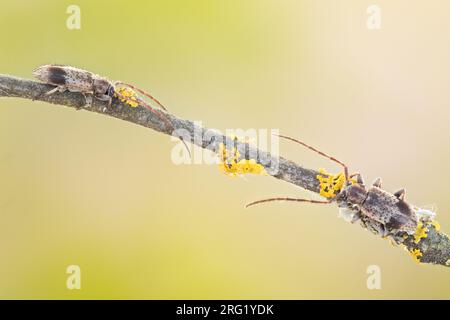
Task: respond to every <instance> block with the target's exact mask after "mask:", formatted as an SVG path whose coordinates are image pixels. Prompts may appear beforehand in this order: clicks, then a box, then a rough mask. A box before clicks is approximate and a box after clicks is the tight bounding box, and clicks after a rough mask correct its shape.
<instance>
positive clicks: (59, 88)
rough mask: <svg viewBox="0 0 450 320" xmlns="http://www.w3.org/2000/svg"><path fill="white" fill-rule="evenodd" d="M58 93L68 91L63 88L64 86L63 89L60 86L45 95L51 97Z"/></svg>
mask: <svg viewBox="0 0 450 320" xmlns="http://www.w3.org/2000/svg"><path fill="white" fill-rule="evenodd" d="M56 91H59V92H64V91H66V87H63V86H61V87H59V86H58V87H55V88H53V89H52V90H50V91H47V92H46V93H45V95H46V96H49V95H51V94H53V93H55V92H56Z"/></svg>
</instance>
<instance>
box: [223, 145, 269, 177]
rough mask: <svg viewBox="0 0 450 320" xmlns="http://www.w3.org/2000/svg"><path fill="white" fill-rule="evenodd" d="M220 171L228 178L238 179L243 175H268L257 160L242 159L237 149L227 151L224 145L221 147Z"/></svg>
mask: <svg viewBox="0 0 450 320" xmlns="http://www.w3.org/2000/svg"><path fill="white" fill-rule="evenodd" d="M219 157H220V163H219V169H220V170H221V171H222V172H223V173H225V174H226V175H227V176H230V177H236V176H238V175H241V174H261V175H267V172H266V169H265V168H264V166H263V165H261V164H259V163H258V162H256V160H255V159H241V160H239V158H240V157H241V155H240V153H239V151H238V150H237V148H236V147H234V148H233V149H232V150H227V149H226V148H225V146H224V145H223V143H221V144H220V145H219Z"/></svg>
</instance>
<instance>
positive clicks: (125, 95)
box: [114, 87, 139, 108]
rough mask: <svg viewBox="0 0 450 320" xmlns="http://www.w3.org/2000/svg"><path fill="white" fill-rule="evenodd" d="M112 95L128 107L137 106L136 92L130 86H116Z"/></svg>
mask: <svg viewBox="0 0 450 320" xmlns="http://www.w3.org/2000/svg"><path fill="white" fill-rule="evenodd" d="M114 96H115V97H117V98H119V100H120V101H122V102H124V103H126V104H127V105H129V106H130V107H133V108H136V107H137V106H139V98H138V97H137V95H136V92H134V91H133V90H131V89H130V88H126V87H121V88H116V91H115V92H114Z"/></svg>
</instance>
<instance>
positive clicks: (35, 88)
mask: <svg viewBox="0 0 450 320" xmlns="http://www.w3.org/2000/svg"><path fill="white" fill-rule="evenodd" d="M53 88H54V86H51V85H48V84H44V83H40V82H36V81H31V80H26V79H21V78H17V77H13V76H8V75H0V97H17V98H25V99H31V100H38V101H44V102H49V103H52V104H55V105H62V106H68V107H73V108H76V109H83V110H87V111H92V112H96V113H100V114H104V115H108V116H111V117H115V118H118V119H122V120H125V121H128V122H132V123H135V124H138V125H141V126H144V127H147V128H150V129H153V130H156V131H158V132H161V133H164V134H168V135H176V136H179V134H180V132H182V137H183V140H185V141H187V142H191V143H193V144H196V145H197V146H199V147H201V148H204V149H208V150H211V151H213V152H215V153H217V152H218V151H219V146H220V144H221V143H223V144H224V145H225V146H230V145H234V146H236V148H237V150H238V151H239V153H240V154H241V155H242V158H246V159H250V158H251V159H257V161H258V163H261V164H262V165H263V166H264V167H265V169H266V171H267V173H268V174H269V175H271V176H273V177H274V178H277V179H280V180H283V181H285V182H288V183H291V184H294V185H296V186H299V187H301V188H304V189H306V190H309V191H312V192H315V193H319V191H320V183H319V181H318V179H317V175H319V174H320V173H319V172H318V171H316V170H312V169H307V168H304V167H302V166H300V165H298V164H296V163H294V162H293V161H290V160H287V159H285V158H283V157H278V156H276V155H271V154H270V153H268V152H266V151H263V150H259V149H257V148H256V147H254V146H252V145H250V144H248V143H245V142H242V141H236V140H234V139H232V138H230V137H227V136H224V135H223V134H222V133H220V132H219V131H217V130H214V129H208V128H204V127H200V126H198V125H196V124H195V123H194V122H192V121H189V120H184V119H180V118H178V117H176V116H175V115H173V114H170V113H168V112H165V111H163V110H158V113H155V112H151V111H149V110H148V109H146V108H145V107H143V106H139V107H137V108H132V107H130V106H129V105H127V104H126V103H123V102H120V101H118V100H117V99H114V101H113V103H112V105H111V106H110V107H108V106H107V102H104V101H100V100H98V99H95V98H92V97H90V96H86V97H85V96H84V95H83V94H81V93H76V92H68V91H66V92H56V93H54V94H51V95H45V93H46V92H48V91H50V90H51V89H53ZM174 129H175V132H176V133H175V134H174V131H173V130H174ZM254 155H256V158H255V156H254ZM274 164H276V165H274ZM426 227H427V229H428V232H427V235H426V237H422V238H421V239H419V241H418V243H416V242H417V241H415V238H414V237H413V236H409V237H408V238H407V239H406V240H405V242H404V245H405V248H406V249H407V250H408V251H409V252H415V253H416V257H417V258H418V260H420V262H422V263H432V264H439V265H443V266H447V267H448V266H450V240H449V237H448V236H447V235H446V234H444V233H442V232H440V231H439V230H437V229H436V226H435V225H431V224H428V225H427V226H426ZM415 250H416V251H415Z"/></svg>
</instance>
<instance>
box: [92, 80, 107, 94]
mask: <svg viewBox="0 0 450 320" xmlns="http://www.w3.org/2000/svg"><path fill="white" fill-rule="evenodd" d="M110 87H111V83H109V81H107V80H105V79H94V92H95V93H100V94H107V95H109V88H110Z"/></svg>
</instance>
